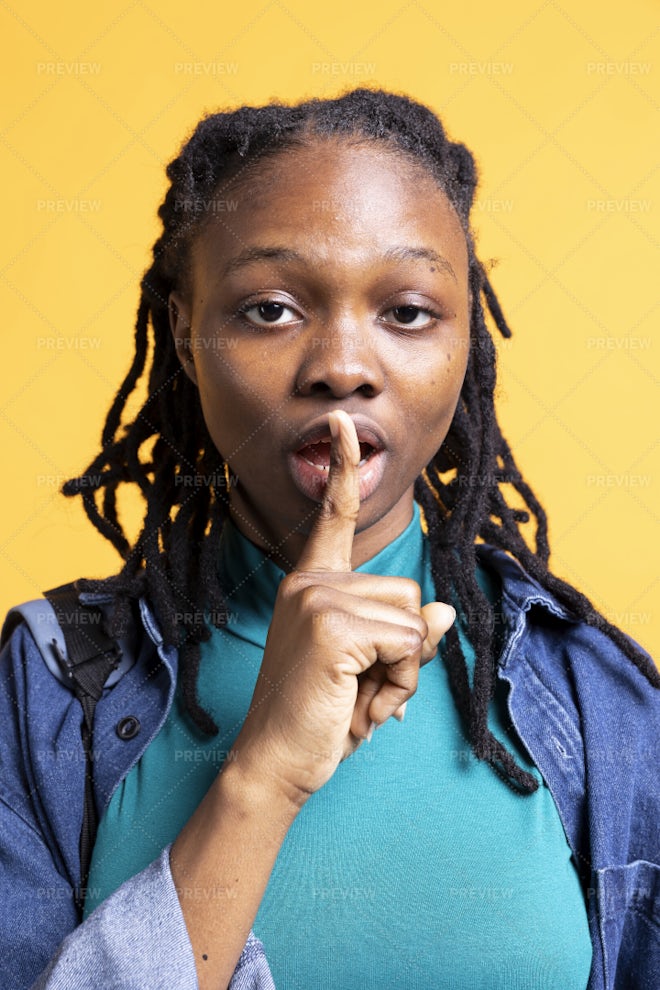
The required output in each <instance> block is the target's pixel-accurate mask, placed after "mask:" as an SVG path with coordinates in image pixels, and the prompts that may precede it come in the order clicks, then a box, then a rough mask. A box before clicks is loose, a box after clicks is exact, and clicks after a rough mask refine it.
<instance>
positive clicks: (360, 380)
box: [296, 326, 384, 399]
mask: <svg viewBox="0 0 660 990" xmlns="http://www.w3.org/2000/svg"><path fill="white" fill-rule="evenodd" d="M383 384H384V372H383V366H382V364H381V360H380V356H379V354H378V352H377V348H376V341H375V340H374V338H373V336H372V334H370V333H369V331H368V330H365V329H364V328H361V327H360V326H351V327H346V326H342V327H337V328H328V329H327V330H324V331H323V332H322V334H319V333H318V331H317V332H316V335H314V336H310V337H309V338H308V339H307V340H306V341H305V353H304V356H303V359H302V361H301V362H300V367H299V369H298V374H297V376H296V393H297V394H298V395H303V396H324V395H327V396H328V398H332V399H345V398H347V397H348V396H349V395H353V394H354V393H358V394H360V395H362V396H363V397H364V398H367V399H371V398H374V396H376V395H378V393H379V392H381V391H382V389H383Z"/></svg>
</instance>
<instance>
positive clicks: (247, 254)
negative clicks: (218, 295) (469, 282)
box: [222, 245, 458, 283]
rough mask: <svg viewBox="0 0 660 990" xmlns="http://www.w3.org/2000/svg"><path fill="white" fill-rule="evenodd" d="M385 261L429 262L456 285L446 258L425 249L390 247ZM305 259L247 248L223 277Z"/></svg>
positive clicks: (275, 249)
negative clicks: (269, 263)
mask: <svg viewBox="0 0 660 990" xmlns="http://www.w3.org/2000/svg"><path fill="white" fill-rule="evenodd" d="M383 257H384V259H385V260H386V261H429V262H431V264H434V265H437V266H438V268H439V269H440V270H441V271H443V272H446V273H447V274H448V275H450V276H451V277H452V278H453V280H454V282H456V283H458V279H457V277H456V272H455V271H454V269H453V267H452V265H451V263H450V262H449V261H448V260H447V258H445V257H443V256H442V255H441V254H438V252H437V251H433V250H432V249H431V248H426V247H407V246H400V247H391V248H388V249H387V251H385V254H384V255H383ZM305 260H306V259H305V258H304V257H303V256H302V255H301V254H299V253H298V252H297V251H293V250H292V249H291V248H285V247H279V246H277V245H275V246H273V247H248V248H244V249H243V250H242V251H241V252H240V253H239V254H237V255H236V256H235V257H233V258H231V259H230V260H229V261H228V262H227V264H226V265H225V267H224V270H223V273H222V274H223V277H224V278H227V277H228V276H229V275H231V274H232V273H233V272H235V271H238V270H239V269H241V268H245V267H246V266H247V265H252V264H255V263H256V262H259V261H284V262H298V263H301V262H302V263H303V264H304V263H305Z"/></svg>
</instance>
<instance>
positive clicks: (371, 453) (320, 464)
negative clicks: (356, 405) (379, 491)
mask: <svg viewBox="0 0 660 990" xmlns="http://www.w3.org/2000/svg"><path fill="white" fill-rule="evenodd" d="M354 423H355V428H356V431H357V435H358V443H359V444H360V463H359V477H360V501H364V499H366V498H369V496H370V495H371V494H372V492H373V491H375V489H376V488H377V487H378V485H379V484H380V481H381V479H382V477H383V473H384V470H385V464H386V460H387V450H386V447H385V443H384V442H383V440H382V439H381V436H380V435H379V432H378V428H377V427H376V426H375V424H374V426H373V427H372V426H369V425H366V424H365V423H361V422H360V417H356V418H355V419H354ZM300 440H301V442H300V446H298V448H297V449H296V450H294V451H292V452H291V453H290V454H289V457H288V462H289V469H290V471H291V475H292V478H293V481H294V484H295V485H296V487H297V488H298V489H299V490H300V491H301V492H302V493H303V495H306V496H307V497H308V498H311V499H313V500H314V501H315V502H320V501H321V500H322V499H323V493H324V491H325V487H326V485H327V483H328V473H329V471H330V451H331V438H330V431H329V429H328V424H327V420H326V421H325V422H322V423H320V424H319V425H317V426H316V427H314V428H312V429H310V430H308V431H306V433H305V434H303V435H302V436H301V438H300Z"/></svg>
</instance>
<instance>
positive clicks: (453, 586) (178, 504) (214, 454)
mask: <svg viewBox="0 0 660 990" xmlns="http://www.w3.org/2000/svg"><path fill="white" fill-rule="evenodd" d="M332 135H335V136H342V135H344V136H346V137H350V138H356V139H358V140H371V141H378V142H383V143H384V144H385V145H386V146H387V147H388V148H389V149H390V150H393V151H395V152H397V153H398V154H402V155H403V156H404V157H406V158H408V159H412V160H413V161H415V162H417V163H421V164H422V165H423V166H424V167H425V168H426V169H427V170H428V172H429V173H430V174H431V175H432V176H433V178H434V179H435V180H436V182H437V183H438V185H439V187H440V188H441V189H442V190H443V192H444V193H445V194H446V196H447V197H448V199H449V201H450V202H451V204H452V206H453V208H454V210H455V211H456V213H457V215H458V217H459V220H460V222H461V224H462V227H463V231H464V233H465V237H466V241H467V247H468V256H469V276H468V278H469V288H470V291H471V298H472V303H471V316H470V320H471V322H470V352H469V357H468V363H467V371H466V375H465V380H464V383H463V387H462V391H461V395H460V398H459V403H458V406H457V409H456V413H455V415H454V419H453V422H452V424H451V427H450V430H449V433H448V435H447V437H446V439H445V442H444V443H443V445H442V447H441V449H440V450H439V451H438V452H437V454H436V455H435V456H434V458H433V459H432V461H431V463H430V464H429V465H428V466H427V468H426V470H425V471H424V472H423V475H422V477H420V478H419V479H418V480H417V482H416V485H415V497H416V499H417V501H418V502H419V503H420V505H421V506H422V510H423V513H424V517H425V520H426V524H427V527H428V534H429V542H430V547H431V565H432V573H433V579H434V582H435V586H436V592H437V596H438V598H439V599H440V600H441V601H454V602H455V604H456V605H457V606H458V608H459V610H460V612H461V614H462V616H464V617H465V622H466V633H467V636H468V638H469V640H470V642H471V645H472V647H473V649H474V652H475V656H476V660H475V665H474V671H473V674H472V678H471V679H470V676H469V671H468V668H467V665H466V661H465V657H464V655H463V651H462V648H461V645H460V641H459V638H458V635H457V632H456V629H455V627H452V628H451V629H450V630H449V631H448V633H447V634H446V637H445V663H446V666H447V670H448V676H449V682H450V686H451V690H452V693H453V697H454V700H455V704H456V706H457V708H458V711H459V713H460V716H461V718H462V720H463V725H464V729H465V731H466V734H467V736H468V738H469V740H470V744H471V746H472V749H473V751H474V754H475V755H476V756H477V757H478V758H479V759H482V760H486V761H488V762H489V763H490V765H491V766H492V767H493V768H494V769H495V770H496V772H498V773H499V774H501V775H502V776H504V778H505V779H506V780H507V782H508V783H509V784H510V785H511V786H513V787H514V788H515V789H517V790H520V791H521V792H523V793H524V792H527V793H529V792H531V791H533V790H535V789H536V787H537V783H536V780H535V778H534V777H533V776H532V775H531V774H529V773H527V772H526V771H525V770H523V769H522V768H521V767H520V766H518V764H517V763H516V761H515V760H514V758H513V757H512V755H511V754H510V753H509V752H508V750H507V749H506V748H505V747H504V746H503V745H502V744H501V743H500V742H499V740H497V739H496V738H495V737H494V736H493V734H492V733H491V731H490V729H489V727H488V719H487V715H488V706H489V702H490V700H491V698H492V697H493V694H494V690H495V667H496V662H495V661H496V657H495V646H496V636H495V633H496V631H497V630H496V626H497V617H496V616H495V612H494V608H493V606H492V605H491V604H490V602H489V601H488V599H487V597H486V596H485V595H484V594H483V592H482V591H481V589H480V588H479V586H478V584H477V581H476V577H475V573H476V563H477V558H476V553H477V551H476V545H477V543H478V541H479V540H482V541H484V542H487V543H490V544H492V545H494V546H495V547H499V548H501V549H503V550H505V551H507V552H508V553H509V554H511V555H513V556H514V557H515V558H516V559H517V560H518V561H519V562H520V563H521V564H522V565H523V567H524V568H525V569H526V570H527V571H528V573H529V574H530V575H531V576H532V577H534V578H535V579H536V580H537V581H538V582H539V583H540V584H541V585H542V586H543V587H544V588H546V589H547V590H548V591H550V592H552V593H553V594H554V595H555V596H556V598H557V599H558V600H559V602H561V604H562V605H564V606H565V607H566V608H567V609H568V610H569V611H570V612H571V613H573V614H574V615H575V616H576V617H577V618H579V619H582V620H584V621H585V622H587V623H588V624H589V625H591V626H594V627H596V628H598V629H600V630H602V631H603V632H604V633H606V634H607V635H608V636H610V637H611V639H612V640H614V642H615V643H616V644H617V645H618V646H619V647H620V648H621V649H622V650H623V652H624V653H625V654H626V656H628V657H629V658H630V660H631V661H632V662H633V663H634V664H635V665H636V666H637V667H638V668H639V669H640V670H641V671H642V672H643V673H644V674H645V675H646V677H647V678H648V679H649V680H650V681H652V682H653V683H655V684H656V685H658V686H660V676H659V675H658V672H657V671H656V669H655V667H654V666H653V664H652V663H650V661H649V659H648V658H647V656H646V655H645V654H644V653H643V652H642V651H641V650H639V649H637V648H636V647H635V645H634V644H633V643H632V642H631V641H630V640H629V639H628V638H627V637H626V636H625V635H624V634H623V633H622V632H621V631H620V630H619V629H617V628H616V627H615V626H613V625H611V624H610V623H609V622H608V621H607V620H606V619H605V618H604V617H603V616H602V615H601V614H600V613H598V612H597V611H596V609H595V608H594V607H593V606H592V604H591V603H590V602H589V601H588V599H587V598H585V597H584V595H582V594H581V593H580V592H579V591H577V590H576V589H575V588H573V587H572V586H571V585H569V584H567V583H566V582H564V581H562V580H560V579H559V578H557V577H555V576H554V575H553V574H551V573H550V571H549V570H548V558H549V553H550V550H549V545H548V531H547V520H546V514H545V511H544V510H543V508H542V506H541V505H540V503H539V501H538V500H537V498H536V497H535V495H534V493H533V492H532V490H531V488H530V487H529V485H528V484H527V483H526V481H525V480H524V479H523V477H522V475H521V473H520V471H519V470H518V468H517V466H516V463H515V460H514V458H513V455H512V453H511V450H510V449H509V445H508V444H507V442H506V440H505V439H504V437H503V436H502V432H501V430H500V427H499V424H498V421H497V416H496V413H495V406H494V390H495V377H496V376H495V365H496V360H495V358H496V353H495V347H494V344H493V340H492V338H491V335H490V333H489V330H488V328H487V326H486V322H485V318H484V303H485V307H486V308H487V310H488V312H489V313H490V315H491V317H492V319H493V321H494V323H495V326H496V327H497V328H498V330H499V331H500V333H501V334H502V335H503V336H504V337H509V336H510V335H511V334H510V330H509V328H508V326H507V324H506V321H505V318H504V316H503V313H502V310H501V308H500V305H499V302H498V300H497V297H496V295H495V292H494V291H493V289H492V286H491V284H490V281H489V279H488V276H487V274H486V271H485V269H484V267H483V266H482V264H481V263H480V262H479V260H478V259H477V257H476V253H475V247H474V239H473V236H472V233H471V229H470V221H469V217H470V209H471V207H472V202H473V198H474V193H475V189H476V184H477V173H476V167H475V163H474V160H473V157H472V155H471V154H470V152H469V151H468V150H467V148H465V146H464V145H462V144H458V143H455V142H452V141H450V140H449V139H448V138H447V136H446V134H445V132H444V129H443V127H442V125H441V123H440V122H439V120H438V119H437V118H436V116H435V115H434V114H433V113H432V112H431V111H430V110H429V109H428V108H426V107H424V106H422V105H420V104H419V103H417V102H414V101H412V100H410V99H408V98H407V97H403V96H398V95H393V94H391V93H387V92H383V91H380V90H368V89H356V90H353V91H352V92H348V93H346V94H344V95H343V96H341V97H339V98H336V99H331V100H316V99H314V100H310V101H307V102H304V103H301V104H298V105H297V106H285V105H281V104H278V103H272V104H270V105H268V106H263V107H242V108H241V109H239V110H236V111H233V112H229V113H216V114H213V115H210V116H208V117H206V118H205V119H203V120H202V121H201V122H200V123H199V124H198V126H197V128H196V129H195V131H194V133H193V134H192V136H191V137H190V139H189V140H188V141H187V143H186V144H184V145H183V147H182V149H181V152H180V154H179V155H178V157H177V158H175V159H174V160H173V161H172V162H171V163H170V165H169V166H168V168H167V175H168V178H169V179H170V187H169V189H168V191H167V194H166V196H165V200H164V202H163V204H162V206H161V207H160V209H159V216H160V218H161V220H162V223H163V231H162V234H161V236H160V237H159V238H158V240H157V241H156V243H155V244H154V247H153V262H152V264H151V267H150V268H149V269H148V271H147V272H146V273H145V275H144V277H143V279H142V284H141V297H140V302H139V307H138V311H137V323H136V327H135V355H134V358H133V363H132V364H131V367H130V369H129V371H128V374H127V375H126V378H125V379H124V381H123V382H122V385H121V387H120V388H119V391H118V392H117V395H116V397H115V399H114V402H113V403H112V406H111V408H110V411H109V413H108V416H107V419H106V422H105V426H104V429H103V433H102V449H101V451H100V453H99V454H98V456H97V457H96V458H95V459H94V461H93V462H92V463H91V464H90V466H89V467H88V469H87V471H86V472H85V474H83V475H82V476H81V477H79V478H75V479H72V480H70V481H68V482H67V483H66V484H65V485H64V488H63V491H64V494H65V495H81V496H82V499H83V504H84V507H85V510H86V512H87V515H88V516H89V518H90V520H91V522H92V523H93V524H94V526H95V527H96V528H97V529H98V530H99V532H100V533H102V534H103V536H104V537H106V538H107V539H108V540H109V541H110V542H111V543H112V545H113V546H114V547H115V548H116V549H117V550H118V552H119V553H120V555H121V556H122V558H123V560H124V564H123V567H122V568H121V570H120V572H119V573H118V574H117V575H115V576H114V577H111V578H108V579H105V580H104V581H86V582H84V583H83V584H84V586H85V587H86V588H87V589H88V590H99V589H100V588H102V589H104V590H106V591H107V590H110V591H111V592H112V595H113V600H114V603H115V604H114V612H113V619H112V623H111V625H112V631H113V632H114V633H115V634H121V633H122V632H123V631H124V630H125V629H126V627H127V625H128V623H129V621H130V614H131V602H132V601H134V599H135V598H136V597H138V596H139V595H142V594H146V595H147V596H148V597H149V598H150V600H151V602H152V603H153V605H154V607H155V609H156V611H157V614H158V616H159V619H160V621H161V624H162V630H163V636H164V639H165V641H166V642H168V643H172V644H174V645H176V646H178V647H180V654H181V660H180V664H181V667H180V669H181V687H182V693H183V698H184V703H185V706H186V709H187V711H188V713H189V714H190V716H191V717H192V719H193V720H194V722H195V723H196V724H197V725H198V727H199V728H200V729H202V730H203V731H205V732H207V733H211V734H213V733H215V732H217V731H218V729H217V726H216V725H215V723H214V722H213V720H212V719H211V717H210V716H209V715H208V713H207V712H206V711H205V710H204V709H203V707H202V706H201V705H200V704H199V701H198V697H197V690H196V682H197V674H198V669H199V661H200V643H202V642H204V641H205V640H207V639H208V638H209V636H210V634H211V628H210V624H209V623H212V624H213V625H215V626H216V627H218V628H220V627H222V626H223V625H225V624H226V621H227V609H226V604H225V596H224V592H223V588H222V586H221V582H220V576H219V573H218V571H219V569H218V567H217V559H218V547H219V541H220V535H221V532H222V528H223V524H224V522H225V520H226V519H227V518H228V514H229V501H228V496H227V490H226V487H224V486H223V485H222V484H219V485H218V484H216V485H208V484H201V485H199V486H197V485H195V486H193V487H189V486H187V485H182V484H180V481H181V478H182V476H183V475H189V474H190V473H193V474H194V475H196V476H201V477H202V478H209V477H210V478H215V479H217V478H223V477H224V474H225V472H226V465H225V464H224V462H223V461H222V458H221V457H220V455H219V453H218V451H217V450H216V449H215V447H214V445H213V442H212V440H211V437H210V435H209V432H208V430H207V427H206V424H205V422H204V418H203V416H202V411H201V405H200V401H199V396H198V392H197V389H196V387H195V386H194V385H193V383H192V382H191V381H190V380H189V378H188V377H187V375H186V374H184V373H183V371H182V367H181V363H180V361H179V357H178V355H177V353H176V349H175V344H174V341H173V337H172V333H171V331H170V325H169V318H168V298H169V295H170V293H171V292H172V291H173V290H175V289H177V288H181V286H182V284H183V283H184V282H185V280H186V277H187V274H186V273H187V271H188V265H189V256H190V247H191V244H192V242H193V240H194V238H195V236H196V235H197V234H198V233H199V231H200V229H201V227H202V225H203V224H204V222H205V220H206V219H207V212H208V211H207V210H206V209H205V208H204V204H207V203H212V202H213V197H214V196H217V195H219V194H221V193H222V190H223V188H225V187H226V185H227V183H229V182H231V181H232V180H233V179H235V178H236V177H237V176H240V174H241V171H242V170H244V169H245V168H246V166H247V167H249V166H250V165H251V164H252V163H255V162H263V160H264V159H267V158H268V157H269V156H273V155H278V154H280V153H282V152H285V151H286V150H287V149H289V148H292V147H294V146H296V145H300V144H301V143H303V144H304V143H305V142H308V141H310V140H312V141H313V140H314V139H315V138H316V139H317V140H318V139H319V138H321V137H329V136H332ZM200 204H201V205H202V209H200ZM149 355H150V368H149V371H148V393H147V398H146V401H145V402H144V404H143V406H142V408H141V410H140V411H139V413H138V414H137V415H136V416H135V418H134V419H133V421H132V422H129V423H125V424H124V423H122V414H123V413H124V410H125V407H126V402H127V399H128V398H129V396H130V395H131V393H132V392H133V391H134V390H135V388H136V385H137V384H138V381H139V380H140V378H141V377H142V376H143V374H144V373H145V365H146V363H147V359H148V356H149ZM148 442H151V444H150V443H148ZM472 482H477V483H472ZM126 483H129V484H134V485H137V486H138V487H139V489H140V491H141V492H142V495H143V496H144V499H145V501H146V514H145V517H144V522H143V525H142V529H141V532H140V533H139V536H138V538H137V540H136V541H135V542H134V545H133V546H131V544H130V542H129V539H128V538H127V535H126V533H125V531H124V529H123V527H122V524H121V523H120V520H119V518H118V510H117V490H118V488H119V487H120V486H121V485H122V484H126ZM506 484H509V485H511V486H512V487H513V488H514V489H515V491H516V492H518V495H519V496H520V497H521V498H522V501H523V503H524V505H525V506H526V509H515V508H511V507H510V506H509V505H508V504H507V502H506V500H505V495H504V492H503V490H502V486H503V485H506ZM530 517H533V518H534V521H535V537H534V538H535V549H534V550H531V549H530V548H529V547H528V545H527V543H526V542H525V539H524V538H523V534H522V526H523V525H524V524H525V523H527V522H529V521H530Z"/></svg>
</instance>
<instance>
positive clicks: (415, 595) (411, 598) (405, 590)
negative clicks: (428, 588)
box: [399, 578, 422, 609]
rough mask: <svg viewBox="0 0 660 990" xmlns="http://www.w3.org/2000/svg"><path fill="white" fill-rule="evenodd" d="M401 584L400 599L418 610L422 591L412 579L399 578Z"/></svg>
mask: <svg viewBox="0 0 660 990" xmlns="http://www.w3.org/2000/svg"><path fill="white" fill-rule="evenodd" d="M399 581H400V582H401V597H402V599H403V600H404V601H405V602H406V605H407V606H409V607H412V608H415V609H419V608H420V606H421V604H422V589H421V587H420V586H419V584H418V583H417V581H413V580H412V578H399Z"/></svg>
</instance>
